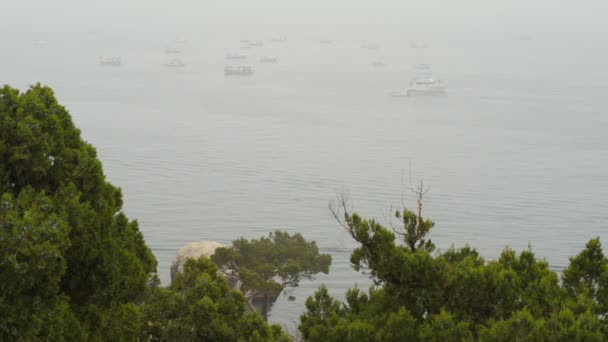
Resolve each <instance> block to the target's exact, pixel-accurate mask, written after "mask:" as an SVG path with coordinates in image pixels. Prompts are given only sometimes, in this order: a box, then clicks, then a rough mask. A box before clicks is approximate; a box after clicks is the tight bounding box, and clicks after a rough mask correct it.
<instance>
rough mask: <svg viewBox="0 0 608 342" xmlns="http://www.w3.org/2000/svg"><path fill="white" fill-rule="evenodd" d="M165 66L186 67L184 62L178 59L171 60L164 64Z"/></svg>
mask: <svg viewBox="0 0 608 342" xmlns="http://www.w3.org/2000/svg"><path fill="white" fill-rule="evenodd" d="M165 66H166V67H169V68H182V67H184V66H186V64H184V62H183V61H182V60H181V59H179V58H173V59H170V60H168V61H166V62H165Z"/></svg>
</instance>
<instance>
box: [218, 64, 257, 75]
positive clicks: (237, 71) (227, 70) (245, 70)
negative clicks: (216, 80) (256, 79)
mask: <svg viewBox="0 0 608 342" xmlns="http://www.w3.org/2000/svg"><path fill="white" fill-rule="evenodd" d="M254 72H255V69H253V67H251V66H246V65H228V66H226V67H224V75H225V76H251V75H253V74H254Z"/></svg>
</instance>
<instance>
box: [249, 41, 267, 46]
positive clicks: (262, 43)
mask: <svg viewBox="0 0 608 342" xmlns="http://www.w3.org/2000/svg"><path fill="white" fill-rule="evenodd" d="M249 46H252V47H254V46H256V47H260V46H264V42H263V41H261V40H256V41H255V42H249Z"/></svg>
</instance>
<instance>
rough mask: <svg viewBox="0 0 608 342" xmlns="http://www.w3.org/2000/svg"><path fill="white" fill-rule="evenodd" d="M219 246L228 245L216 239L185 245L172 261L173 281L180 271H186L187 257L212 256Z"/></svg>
mask: <svg viewBox="0 0 608 342" xmlns="http://www.w3.org/2000/svg"><path fill="white" fill-rule="evenodd" d="M219 247H226V246H224V245H222V244H221V243H218V242H215V241H199V242H191V243H189V244H187V245H185V246H184V247H182V248H181V249H180V250H179V251H178V252H177V254H176V255H175V258H173V262H172V263H171V281H173V278H175V276H176V275H177V273H179V272H183V271H184V263H185V262H186V259H189V258H192V259H198V258H200V257H201V256H204V257H207V258H210V257H211V256H212V255H213V253H215V250H216V249H217V248H219Z"/></svg>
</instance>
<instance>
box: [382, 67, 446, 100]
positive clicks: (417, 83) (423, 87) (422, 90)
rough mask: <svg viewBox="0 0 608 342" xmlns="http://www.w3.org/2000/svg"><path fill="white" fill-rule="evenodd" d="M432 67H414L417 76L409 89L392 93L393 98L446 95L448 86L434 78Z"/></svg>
mask: <svg viewBox="0 0 608 342" xmlns="http://www.w3.org/2000/svg"><path fill="white" fill-rule="evenodd" d="M430 69H431V68H430V67H429V66H428V65H426V64H418V65H415V66H414V70H416V71H417V74H416V76H414V78H412V80H411V81H410V86H409V87H408V88H407V89H402V90H397V91H393V92H390V93H389V95H390V96H392V97H407V96H416V95H441V94H445V92H446V88H447V85H446V83H445V82H444V81H442V80H438V79H436V78H434V77H433V74H432V73H431V71H430Z"/></svg>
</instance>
